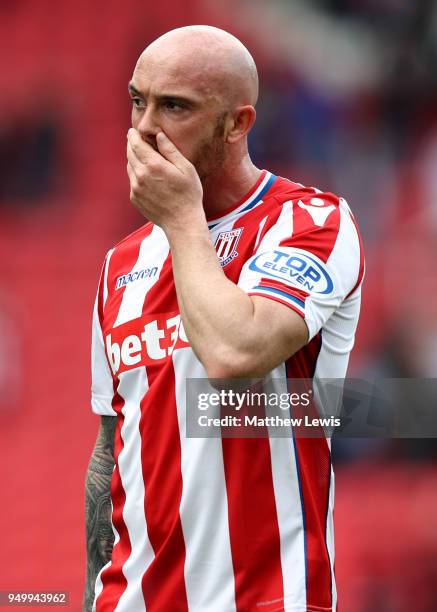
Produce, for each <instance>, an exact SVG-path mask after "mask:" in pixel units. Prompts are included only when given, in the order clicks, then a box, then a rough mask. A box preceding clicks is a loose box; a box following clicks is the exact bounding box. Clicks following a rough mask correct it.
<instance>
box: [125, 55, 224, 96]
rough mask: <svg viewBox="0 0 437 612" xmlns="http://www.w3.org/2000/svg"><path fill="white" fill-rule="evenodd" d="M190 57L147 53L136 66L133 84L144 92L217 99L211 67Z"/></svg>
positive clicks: (217, 89)
mask: <svg viewBox="0 0 437 612" xmlns="http://www.w3.org/2000/svg"><path fill="white" fill-rule="evenodd" d="M190 55H191V54H189V55H187V54H181V53H177V52H174V53H167V54H162V53H156V52H155V53H151V52H149V51H148V50H146V51H145V52H144V53H143V54H142V55H141V56H140V58H139V60H138V62H137V64H136V66H135V69H134V71H133V75H132V84H133V85H134V86H135V87H136V88H137V89H138V90H139V91H144V92H148V91H149V90H151V92H152V93H162V92H171V93H173V94H180V95H182V94H183V95H192V96H194V97H196V98H202V99H204V98H211V97H217V96H218V94H219V87H218V84H217V82H216V79H215V78H214V75H213V74H211V70H210V67H209V66H207V65H206V64H205V62H201V61H199V60H198V59H196V57H194V56H192V55H191V57H190Z"/></svg>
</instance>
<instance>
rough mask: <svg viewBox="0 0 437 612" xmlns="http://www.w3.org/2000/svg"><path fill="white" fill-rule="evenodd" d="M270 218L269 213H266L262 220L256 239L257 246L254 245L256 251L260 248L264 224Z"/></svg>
mask: <svg viewBox="0 0 437 612" xmlns="http://www.w3.org/2000/svg"><path fill="white" fill-rule="evenodd" d="M268 218H269V216H268V215H266V216H265V217H264V219H263V220H262V221H261V223H260V224H259V227H258V233H257V235H256V240H255V246H254V247H253V250H254V251H256V249H257V248H258V244H259V239H260V238H261V233H262V231H263V228H264V225H265V224H266V221H267V219H268Z"/></svg>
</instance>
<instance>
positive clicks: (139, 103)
mask: <svg viewBox="0 0 437 612" xmlns="http://www.w3.org/2000/svg"><path fill="white" fill-rule="evenodd" d="M131 100H132V104H133V106H134V107H135V108H145V106H146V105H145V103H144V100H143V99H142V98H137V97H136V98H131Z"/></svg>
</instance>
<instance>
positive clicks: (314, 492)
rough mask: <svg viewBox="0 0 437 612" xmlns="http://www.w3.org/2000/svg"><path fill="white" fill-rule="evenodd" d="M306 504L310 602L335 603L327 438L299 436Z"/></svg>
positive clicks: (327, 606)
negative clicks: (328, 534)
mask: <svg viewBox="0 0 437 612" xmlns="http://www.w3.org/2000/svg"><path fill="white" fill-rule="evenodd" d="M295 442H296V452H297V457H298V462H299V470H300V482H301V493H302V505H303V509H304V513H305V527H306V534H305V535H306V552H307V602H308V605H309V606H310V605H311V606H313V607H317V606H318V607H321V608H328V609H330V608H331V606H332V594H331V587H332V585H331V568H330V560H329V555H328V549H327V543H326V516H327V508H328V499H329V482H330V472H331V457H330V452H329V448H328V445H327V443H326V440H325V439H323V438H296V439H295Z"/></svg>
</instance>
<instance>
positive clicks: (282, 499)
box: [264, 364, 306, 610]
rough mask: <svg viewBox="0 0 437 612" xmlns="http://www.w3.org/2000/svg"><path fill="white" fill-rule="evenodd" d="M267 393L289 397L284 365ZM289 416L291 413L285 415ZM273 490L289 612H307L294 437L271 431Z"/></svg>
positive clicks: (274, 374) (270, 410)
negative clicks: (296, 610) (287, 395)
mask: <svg viewBox="0 0 437 612" xmlns="http://www.w3.org/2000/svg"><path fill="white" fill-rule="evenodd" d="M270 376H271V377H272V380H269V381H268V383H266V384H265V388H264V391H265V392H267V393H275V394H278V395H279V396H280V394H281V393H288V389H287V381H286V378H287V376H286V369H285V365H284V364H282V365H280V366H278V367H277V368H276V369H275V370H273V371H272V372H271V374H270ZM276 414H278V411H277V407H276V408H273V407H271V406H266V416H274V415H276ZM285 416H288V413H287V414H285ZM268 429H269V442H270V456H271V462H272V476H273V488H274V493H275V501H276V512H277V517H278V525H279V536H280V550H281V566H282V579H283V586H284V606H285V609H287V610H288V609H290V610H291V609H293V610H294V609H299V610H300V609H302V610H306V582H305V581H306V575H305V539H304V524H303V516H302V506H301V502H300V490H299V480H298V472H297V466H296V457H295V453H294V445H293V438H292V432H291V430H290V437H288V438H275V437H273V432H274V428H272V427H269V428H268Z"/></svg>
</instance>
